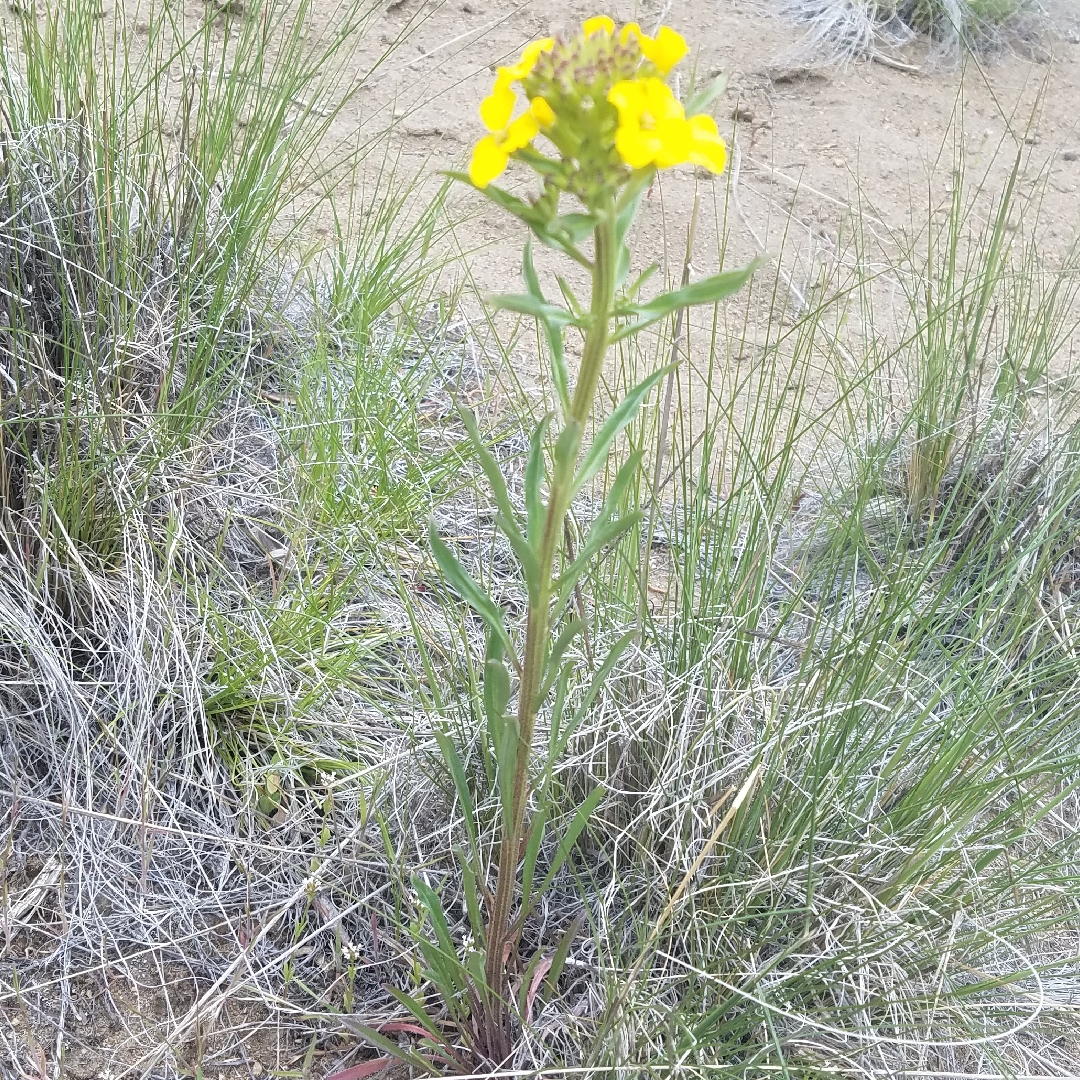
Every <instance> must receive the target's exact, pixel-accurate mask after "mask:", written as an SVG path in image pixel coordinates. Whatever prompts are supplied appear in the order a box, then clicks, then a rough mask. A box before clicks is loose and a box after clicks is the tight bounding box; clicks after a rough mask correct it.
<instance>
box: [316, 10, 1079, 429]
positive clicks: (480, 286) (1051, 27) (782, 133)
mask: <svg viewBox="0 0 1080 1080" xmlns="http://www.w3.org/2000/svg"><path fill="white" fill-rule="evenodd" d="M778 3H779V0H667V2H661V0H641V2H639V3H616V4H614V5H612V6H610V7H609V8H608V10H609V11H610V12H611V14H612V15H613V16H615V17H616V19H620V20H625V19H630V18H634V19H637V20H639V21H640V22H641V23H642V25H643V26H644V27H645V28H646V29H648V30H652V29H653V28H655V27H656V26H657V25H658V24H659V23H660V22H666V23H668V24H669V25H672V26H674V27H675V28H677V29H678V30H680V31H681V32H682V33H683V34H684V35H685V36H686V38H687V40H688V41H689V42H690V44H691V49H692V52H691V55H690V56H689V57H688V58H687V60H685V61H684V62H683V64H682V65H680V69H679V71H680V73H681V74H680V79H681V80H682V89H683V91H684V93H685V91H686V89H687V84H688V83H689V82H691V81H693V80H695V78H696V79H697V80H698V81H700V80H701V79H702V78H705V77H712V76H715V75H716V74H718V73H724V74H726V76H727V77H728V80H729V82H728V91H727V94H726V95H725V96H724V97H722V98H720V99H719V100H718V101H717V102H716V103H715V104H714V106H713V112H714V114H715V116H716V117H717V120H718V122H719V124H720V127H721V131H722V132H723V133H724V134H725V137H726V138H727V139H728V141H729V144H730V146H731V148H732V151H733V152H732V155H731V157H732V163H733V166H734V167H733V168H732V169H729V171H728V173H727V174H726V175H725V176H723V177H721V178H719V179H713V178H710V177H708V176H707V175H705V174H702V173H700V172H695V171H694V170H689V169H682V170H673V171H672V172H670V173H668V174H665V175H664V176H663V177H662V178H661V180H660V182H659V183H658V184H657V185H656V186H655V188H654V190H653V192H651V193H650V196H649V198H648V200H647V202H646V204H645V207H644V211H643V214H642V217H641V219H640V220H639V226H638V231H637V241H636V245H635V257H636V259H637V262H638V267H637V269H642V268H644V267H645V266H646V265H648V264H650V263H653V262H657V263H659V265H660V267H661V270H662V271H663V276H664V277H666V278H667V279H668V280H669V281H675V280H677V279H678V277H679V275H680V273H681V267H682V261H683V257H684V255H683V253H684V249H685V243H686V230H687V225H688V222H689V221H690V219H691V215H692V208H693V205H694V202H695V199H696V198H700V200H701V207H702V211H701V215H700V220H699V225H698V230H697V237H696V240H695V244H694V252H693V259H692V266H693V271H694V273H695V274H702V273H708V272H711V271H714V270H715V269H717V268H718V265H719V261H720V259H719V252H720V250H721V246H722V244H724V243H726V251H725V255H724V261H725V265H727V266H729V267H730V266H733V265H737V264H740V263H742V262H745V261H746V260H748V259H749V258H751V257H753V256H755V255H757V254H760V253H761V252H763V251H767V252H769V253H770V254H773V255H779V265H780V266H781V268H782V270H783V274H784V280H783V282H782V285H781V291H782V292H784V293H786V294H787V295H786V297H785V301H784V304H785V305H786V306H787V312H786V314H787V315H789V316H790V315H791V314H792V311H793V310H794V311H796V312H797V311H798V310H799V308H800V307H801V306H802V301H803V300H804V299H805V300H806V301H808V302H809V303H810V304H812V303H813V300H814V297H815V294H814V293H813V286H814V282H815V280H817V279H818V278H819V277H820V276H821V272H822V269H823V268H824V269H825V271H826V276H827V274H828V271H829V269H830V267H833V268H836V264H838V263H839V262H842V261H843V260H845V259H848V261H849V262H850V251H851V249H850V243H851V238H852V235H853V228H852V226H853V223H854V222H855V221H856V220H859V221H860V222H861V225H862V227H863V229H864V230H866V231H867V235H868V237H869V239H870V242H871V245H872V246H876V247H877V248H879V249H880V251H881V252H882V253H883V254H882V258H883V260H884V261H886V262H888V261H891V259H892V258H893V256H894V255H895V252H896V251H897V249H898V248H900V247H901V246H903V245H904V244H905V243H907V242H908V241H907V239H906V237H908V236H910V235H911V234H912V233H913V232H917V231H918V230H919V228H921V227H923V226H924V225H925V222H926V220H927V215H928V212H929V211H928V208H927V207H928V202H929V201H931V200H937V203H936V204H937V205H939V206H940V205H941V203H940V200H941V199H942V197H943V194H944V191H945V189H946V187H947V185H948V183H949V181H950V177H951V176H952V174H953V169H954V166H955V163H956V162H958V161H959V160H961V155H962V158H963V161H964V165H965V169H966V173H967V176H968V179H969V181H977V180H978V179H979V178H982V177H983V176H984V175H985V176H986V178H987V184H986V190H987V192H988V193H996V192H999V191H1000V190H1001V188H1002V186H1003V185H1004V183H1005V179H1006V176H1007V173H1008V171H1009V169H1010V168H1011V166H1012V165H1013V162H1014V159H1015V158H1016V156H1017V154H1018V153H1019V154H1020V155H1022V157H1023V176H1024V182H1023V183H1022V184H1021V192H1022V193H1025V194H1031V193H1037V199H1038V200H1041V204H1042V213H1041V216H1040V225H1039V229H1040V235H1041V251H1042V253H1043V254H1044V256H1045V257H1046V260H1047V263H1048V265H1051V266H1053V265H1054V264H1055V263H1056V262H1057V261H1058V260H1059V259H1060V257H1061V256H1062V254H1063V253H1064V251H1065V250H1066V248H1067V246H1068V245H1069V244H1070V243H1071V241H1072V240H1073V238H1074V236H1075V234H1076V229H1077V226H1078V225H1080V129H1078V118H1080V4H1077V3H1076V2H1075V0H1049V5H1048V6H1047V9H1046V10H1047V16H1048V17H1047V21H1046V24H1045V34H1044V35H1043V36H1042V37H1041V38H1039V39H1037V40H1034V39H1033V40H1031V41H1028V42H1017V43H1016V46H1015V47H1014V48H1013V49H1011V50H1009V51H1002V52H999V53H996V54H994V55H989V56H984V57H982V58H981V59H980V60H978V61H969V62H967V63H964V64H961V63H960V62H959V61H958V60H957V59H956V58H949V57H946V56H942V55H941V54H940V53H939V52H936V51H935V49H934V47H932V46H930V45H929V44H928V43H926V42H925V41H923V42H919V41H916V42H913V43H911V44H910V45H909V46H907V47H906V48H905V49H903V50H892V51H891V52H890V57H891V58H892V59H893V60H895V61H896V63H895V64H894V65H892V66H890V65H889V64H886V63H867V62H862V63H856V64H849V65H846V66H838V65H836V64H829V63H825V62H823V61H822V59H821V58H820V57H818V58H815V57H813V56H812V55H808V54H807V52H806V50H805V49H804V48H803V43H804V41H805V34H806V28H805V27H801V26H799V25H797V24H795V23H794V22H793V21H792V20H790V19H789V18H786V17H784V16H783V14H782V13H781V12H780V11H779V9H778V7H777V4H778ZM596 10H597V9H596V8H595V7H594V6H592V5H590V4H584V3H580V2H578V0H522V2H514V0H443V2H432V0H394V2H391V3H390V4H389V6H388V7H386V8H385V9H384V10H382V11H381V13H380V14H378V16H377V17H376V19H375V21H374V23H373V25H372V27H371V32H370V33H369V35H368V37H367V40H366V41H365V43H364V45H363V47H362V48H361V49H360V50H359V52H358V53H357V55H356V57H355V58H354V63H355V72H356V74H357V75H360V74H362V73H363V72H364V71H365V70H367V68H369V67H370V66H371V65H372V64H373V63H374V62H375V60H376V58H377V56H378V55H379V52H380V51H381V50H384V49H386V48H388V47H389V46H391V45H392V44H393V43H394V42H397V41H399V40H400V39H402V38H403V37H406V40H405V42H404V44H403V45H401V46H400V47H399V48H398V49H397V50H396V51H395V52H394V53H393V55H392V56H391V57H390V59H389V61H388V62H387V63H386V64H385V65H384V66H383V67H382V68H380V69H379V70H378V71H377V72H376V73H375V75H374V76H373V77H372V78H371V79H370V80H369V81H368V82H367V83H366V84H365V85H364V87H363V88H362V89H361V90H360V92H359V93H358V94H357V95H356V97H355V99H354V100H353V101H352V102H351V103H350V106H349V108H348V109H347V110H346V111H345V112H344V113H343V114H342V115H341V116H340V118H339V120H338V121H337V122H336V124H335V126H334V129H333V131H332V132H331V139H332V140H333V139H338V140H341V141H342V142H347V141H348V140H349V139H350V138H355V134H356V132H357V131H358V130H360V131H363V130H365V129H370V128H374V127H376V126H379V125H384V124H387V123H389V122H391V121H392V122H393V127H392V131H391V133H390V135H389V137H388V138H387V140H386V141H385V142H384V143H383V144H382V145H381V147H380V150H379V152H377V153H376V154H374V155H373V156H372V158H371V159H370V161H369V166H370V168H369V174H370V172H371V170H373V169H375V168H376V167H381V166H382V165H383V164H384V162H385V161H386V160H392V161H393V162H394V163H395V167H396V168H397V169H398V170H399V171H400V172H402V173H403V174H405V175H416V176H418V177H421V178H422V179H421V191H428V192H430V191H432V190H434V180H433V177H434V176H435V173H436V170H438V169H443V168H462V167H464V165H465V164H466V162H467V161H468V157H469V154H470V152H471V147H472V144H473V143H474V142H475V140H476V139H477V138H479V137H480V135H481V134H482V128H481V125H480V121H479V117H478V115H477V106H478V104H479V102H480V100H481V99H482V97H483V96H484V95H485V94H486V93H487V92H488V87H489V86H490V83H491V78H492V72H493V70H494V68H495V67H496V66H497V65H498V64H500V63H503V62H506V60H507V58H512V57H516V55H517V53H518V51H519V50H520V48H521V46H522V45H523V43H524V42H526V41H528V40H529V39H531V38H535V37H538V36H542V35H547V34H550V33H559V32H572V31H573V30H574V28H575V27H576V26H578V25H579V24H580V22H581V20H582V19H583V18H585V17H586V16H588V15H590V14H593V13H594V12H595V11H596ZM331 21H332V17H330V16H327V17H326V19H325V22H326V23H329V22H331ZM507 179H508V184H509V186H511V187H514V186H515V185H516V186H517V187H518V189H519V190H524V191H525V192H527V191H528V190H529V187H528V185H529V181H530V178H529V176H528V175H527V173H526V171H525V170H524V169H523V168H521V167H518V166H515V165H514V164H512V165H511V170H510V173H509V174H508V177H507ZM454 206H455V211H456V212H457V213H459V214H460V215H461V221H460V225H459V226H458V227H457V228H456V231H455V236H454V240H455V243H456V246H457V248H458V249H459V250H460V252H461V253H463V255H464V258H462V259H460V260H457V261H456V262H455V264H454V267H453V268H452V269H451V271H450V275H451V276H452V277H455V276H456V277H462V278H464V279H465V281H464V284H465V285H466V288H465V306H466V309H467V310H468V311H470V312H471V313H472V314H474V315H475V314H478V313H479V310H480V306H479V303H478V302H477V299H476V298H477V297H478V296H480V295H482V294H484V293H488V292H491V291H519V290H520V288H521V274H520V258H521V255H520V252H521V243H522V240H523V238H524V230H523V229H521V228H520V227H519V226H518V225H517V223H516V222H514V221H513V220H512V219H510V218H509V217H508V216H507V215H506V214H504V213H503V212H502V211H500V210H498V209H497V208H496V207H494V206H492V205H491V204H490V203H488V202H487V201H486V200H484V199H483V198H481V197H479V196H478V195H476V194H475V193H473V192H471V191H468V190H466V189H464V188H462V189H460V190H459V191H458V193H457V194H456V196H455V204H454ZM988 206H989V202H988V201H986V202H984V204H983V206H982V209H981V210H980V211H979V215H980V216H984V215H985V214H988V213H989V209H988ZM971 224H972V225H973V226H974V227H975V228H978V227H979V225H980V224H981V223H980V222H979V221H975V222H972V223H971ZM538 264H539V265H540V268H541V272H542V273H543V272H544V271H545V270H546V271H548V272H549V274H550V271H552V270H554V269H559V270H562V271H564V272H565V270H566V266H565V265H564V264H561V263H560V260H559V259H558V257H557V256H554V255H553V254H551V253H545V252H541V253H539V257H538ZM774 265H776V264H775V263H774ZM571 269H573V268H571ZM569 277H570V279H571V280H572V281H574V282H575V284H577V283H578V279H576V278H575V277H574V275H573V274H572V273H571V274H570V275H569ZM550 280H551V278H550V276H549V281H550ZM657 280H658V281H659V280H660V277H659V276H658V278H657ZM552 288H554V286H552ZM782 306H783V305H782ZM708 318H709V316H708V313H706V314H704V315H703V314H700V313H698V314H697V315H696V316H695V318H694V320H693V322H692V327H691V335H690V352H691V363H690V365H688V370H689V372H690V373H689V374H688V376H687V379H688V386H687V390H688V393H687V395H686V396H685V397H684V399H683V400H684V401H687V400H688V401H689V402H690V403H691V405H690V407H691V409H694V408H696V407H697V406H698V405H700V399H701V393H700V391H699V389H697V387H700V386H701V379H702V377H703V364H702V357H703V354H704V353H706V352H707V344H706V336H707V334H708V333H709V329H708V326H707V319H708ZM765 322H767V320H761V319H759V320H758V323H757V325H756V327H754V328H753V329H752V330H751V331H750V337H751V338H756V340H757V341H758V342H760V341H761V340H762V338H763V336H764V334H765V333H766V332H767V327H766V326H765V325H764V323H765ZM502 325H503V327H504V329H506V328H507V326H508V324H507V323H506V322H504V323H503V324H502ZM740 332H744V331H740ZM695 341H696V342H698V343H699V344H697V345H696V346H695ZM572 353H573V350H572V345H571V358H572ZM510 356H511V361H512V366H513V368H514V369H515V374H517V375H518V376H521V377H523V378H524V380H525V381H526V383H529V382H532V381H533V379H534V376H535V374H536V372H537V355H536V344H535V341H534V340H532V339H530V338H529V337H528V335H524V336H523V337H522V338H521V339H520V340H518V341H517V342H516V343H515V344H514V346H513V347H512V349H511V351H510ZM1065 362H1068V361H1067V360H1066V361H1065ZM694 372H696V375H695V374H694ZM811 381H812V382H814V383H816V385H810V386H809V392H810V397H811V399H812V400H817V401H821V402H824V401H826V400H828V399H830V398H832V397H834V396H835V378H834V376H833V374H830V372H829V371H827V370H825V369H824V367H823V368H822V369H821V370H819V371H818V372H817V373H816V375H814V376H813V378H812V380H811Z"/></svg>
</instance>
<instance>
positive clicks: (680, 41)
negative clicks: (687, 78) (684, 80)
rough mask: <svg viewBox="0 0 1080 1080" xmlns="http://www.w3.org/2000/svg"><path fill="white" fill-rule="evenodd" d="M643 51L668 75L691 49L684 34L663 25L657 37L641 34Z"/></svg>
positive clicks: (646, 57)
mask: <svg viewBox="0 0 1080 1080" xmlns="http://www.w3.org/2000/svg"><path fill="white" fill-rule="evenodd" d="M639 38H640V43H641V52H642V54H643V55H644V57H645V59H646V60H651V61H652V62H653V63H654V64H655V65H656V66H657V67H658V68H659V69H660V71H661V72H662V73H663V74H664V75H666V74H667V73H668V72H669V71H670V70H671V69H672V68H673V67H674V66H675V65H676V64H677V63H678V62H679V61H680V60H681V59H682V58H683V57H684V56H685V55H686V54H687V53H688V52H689V51H690V50H689V47H688V46H687V44H686V39H685V38H684V37H683V36H682V34H679V33H676V32H675V31H674V30H672V29H671V27H670V26H661V27H660V30H659V32H658V33H657V35H656V37H655V38H650V37H646V36H645V35H643V34H642V35H639Z"/></svg>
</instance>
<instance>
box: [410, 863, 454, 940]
mask: <svg viewBox="0 0 1080 1080" xmlns="http://www.w3.org/2000/svg"><path fill="white" fill-rule="evenodd" d="M412 887H413V888H414V889H415V890H416V895H417V896H418V897H419V898H420V903H422V904H423V905H424V907H425V908H426V909H427V913H428V915H429V916H430V917H431V926H432V929H434V931H435V937H436V938H437V939H438V941H439V944H440V945H441V946H442V949H443V951H444V952H445V953H447V954H448V955H450V956H453V957H455V958H456V957H457V949H456V948H455V947H454V941H453V938H451V937H450V927H449V926H447V924H446V915H445V913H444V912H443V906H442V900H440V899H439V894H438V893H437V892H436V891H435V890H434V889H433V888H432V887H431V886H430V885H429V884H428V883H427V882H426V881H425V880H424V879H423V878H422V877H420V876H419V875H417V874H413V876H412Z"/></svg>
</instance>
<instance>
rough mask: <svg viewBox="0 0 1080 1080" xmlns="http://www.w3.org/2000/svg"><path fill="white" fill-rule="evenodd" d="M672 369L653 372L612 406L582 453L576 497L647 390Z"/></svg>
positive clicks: (575, 478) (596, 469) (575, 486)
mask: <svg viewBox="0 0 1080 1080" xmlns="http://www.w3.org/2000/svg"><path fill="white" fill-rule="evenodd" d="M673 367H674V365H673V364H669V365H668V366H667V367H662V368H660V370H659V371H654V372H653V373H652V374H651V375H650V376H649V377H648V378H647V379H644V380H643V381H642V382H640V383H638V384H637V386H635V387H634V389H633V390H631V391H630V393H628V394H627V395H626V397H624V398H623V399H622V401H620V402H619V404H618V406H616V408H615V411H614V412H612V414H611V415H610V416H609V417H608V418H607V420H605V421H604V426H603V427H602V428H601V429H600V430H599V431H598V432H597V433H596V438H594V439H593V441H592V445H591V446H590V447H589V449H588V450H586V451H585V458H584V460H583V461H582V462H581V467H580V468H579V469H578V472H577V476H575V477H574V484H573V488H572V491H573V492H574V494H577V492H579V491H580V490H581V489H582V488H583V487H584V486H585V485H586V484H587V483H588V482H589V481H590V480H591V479H592V478H593V477H594V476H595V475H596V474H597V473H598V472H599V471H600V469H601V468H602V467H603V465H604V462H605V461H607V456H608V451H609V450H610V449H611V444H612V443H613V442H614V441H615V436H616V435H618V434H619V432H620V431H622V429H623V428H624V427H626V425H627V424H629V423H630V421H631V420H633V418H634V416H635V414H636V413H637V411H638V409H639V408H640V407H641V403H642V402H643V401H644V400H645V398H646V396H647V395H648V393H649V391H650V390H651V389H652V388H653V387H654V386H655V385H656V384H657V383H658V382H659V381H660V380H661V379H662V378H663V377H664V376H665V375H666V374H667V373H668V372H669V371H671V370H672V368H673Z"/></svg>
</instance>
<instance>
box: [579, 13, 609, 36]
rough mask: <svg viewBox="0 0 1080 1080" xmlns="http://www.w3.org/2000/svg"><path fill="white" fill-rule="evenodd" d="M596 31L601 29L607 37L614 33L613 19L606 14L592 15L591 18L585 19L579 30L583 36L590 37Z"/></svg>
mask: <svg viewBox="0 0 1080 1080" xmlns="http://www.w3.org/2000/svg"><path fill="white" fill-rule="evenodd" d="M597 31H603V32H604V33H605V34H607V35H608V37H611V35H612V34H614V33H615V20H614V19H610V18H608V16H607V15H594V16H593V17H592V18H591V19H586V20H585V22H584V24H583V25H582V27H581V32H582V34H584V36H585V37H587V38H588V37H592V36H593V34H595V33H597Z"/></svg>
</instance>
